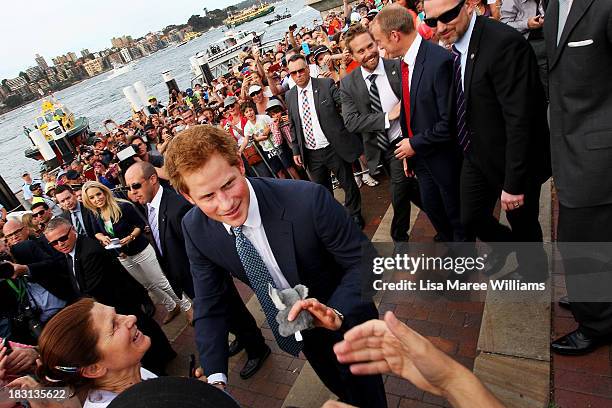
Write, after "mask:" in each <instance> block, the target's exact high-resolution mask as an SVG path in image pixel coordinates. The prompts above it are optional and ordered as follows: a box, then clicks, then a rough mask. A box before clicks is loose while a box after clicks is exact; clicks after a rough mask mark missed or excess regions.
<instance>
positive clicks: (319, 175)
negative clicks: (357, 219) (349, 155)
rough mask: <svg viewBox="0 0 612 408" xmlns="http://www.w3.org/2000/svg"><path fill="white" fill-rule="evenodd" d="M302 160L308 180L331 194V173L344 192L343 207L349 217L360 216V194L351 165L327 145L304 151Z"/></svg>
mask: <svg viewBox="0 0 612 408" xmlns="http://www.w3.org/2000/svg"><path fill="white" fill-rule="evenodd" d="M304 155H305V156H306V157H305V158H304V160H305V164H306V169H307V170H308V173H309V174H310V180H311V181H312V182H314V183H317V184H321V185H323V186H325V187H327V189H328V190H329V191H330V192H331V193H332V194H333V188H332V184H331V172H332V171H333V172H334V174H335V175H336V177H337V178H338V182H339V183H340V187H342V189H343V190H344V206H345V207H346V208H347V209H348V211H349V214H350V215H351V216H355V215H361V193H360V192H359V187H357V183H356V182H355V177H354V176H353V168H352V166H351V163H347V162H345V161H344V160H342V158H341V157H340V156H338V154H337V153H336V151H335V150H334V148H333V147H332V146H331V145H329V146H327V147H325V148H323V149H317V150H309V149H305V151H304Z"/></svg>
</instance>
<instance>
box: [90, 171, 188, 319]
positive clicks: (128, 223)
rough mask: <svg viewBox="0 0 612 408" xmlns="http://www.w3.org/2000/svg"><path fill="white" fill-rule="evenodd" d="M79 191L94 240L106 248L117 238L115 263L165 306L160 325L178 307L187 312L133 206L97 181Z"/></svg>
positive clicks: (179, 310)
mask: <svg viewBox="0 0 612 408" xmlns="http://www.w3.org/2000/svg"><path fill="white" fill-rule="evenodd" d="M81 191H82V199H83V204H84V205H85V207H87V208H88V209H89V210H91V211H92V212H93V213H94V214H95V216H96V221H97V222H96V223H94V228H95V231H96V235H95V236H96V238H97V239H98V241H100V243H101V244H102V245H103V246H108V245H109V244H110V243H111V239H113V238H118V239H119V244H120V245H121V248H120V249H119V250H118V251H119V261H120V262H121V264H122V265H123V267H124V268H125V269H127V271H128V272H129V273H130V275H132V276H133V277H134V279H136V280H137V281H138V282H140V284H142V285H143V286H144V287H145V288H146V289H147V290H148V291H149V292H150V293H151V294H152V295H153V297H154V298H158V301H160V302H161V303H162V304H163V305H164V306H165V307H166V309H167V310H168V315H167V316H166V318H165V320H164V324H166V323H168V322H170V321H171V320H172V319H174V318H175V317H176V316H177V315H178V314H179V313H180V312H181V308H182V309H183V310H188V309H189V308H188V307H187V306H188V305H187V304H184V303H185V302H187V303H189V300H188V299H187V298H186V297H183V299H179V298H178V296H176V294H175V293H174V291H173V290H172V287H171V286H170V282H168V279H167V278H166V276H165V275H164V273H163V272H162V270H161V266H160V265H159V262H158V261H157V257H156V255H155V250H154V249H153V246H151V244H150V243H149V241H148V240H147V238H146V237H145V236H144V235H143V231H144V228H145V227H146V224H145V222H144V220H143V218H142V217H141V216H140V215H138V213H137V210H136V208H135V207H134V205H133V204H132V203H130V202H129V201H126V200H121V199H117V198H115V197H114V196H113V194H112V192H111V191H110V190H109V189H108V187H106V186H105V185H103V184H102V183H99V182H97V181H88V182H87V183H85V184H84V185H83V188H82V190H81ZM181 306H183V307H181ZM189 306H190V305H189Z"/></svg>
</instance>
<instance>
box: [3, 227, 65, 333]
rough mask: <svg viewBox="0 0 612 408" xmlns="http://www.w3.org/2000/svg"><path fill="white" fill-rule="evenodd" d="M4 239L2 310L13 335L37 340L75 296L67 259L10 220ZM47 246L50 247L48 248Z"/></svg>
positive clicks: (5, 228) (4, 230) (5, 229)
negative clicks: (53, 318) (68, 277)
mask: <svg viewBox="0 0 612 408" xmlns="http://www.w3.org/2000/svg"><path fill="white" fill-rule="evenodd" d="M3 232H4V234H5V236H6V237H7V240H8V242H9V243H10V245H11V246H10V252H9V248H8V247H7V246H6V245H5V244H4V243H3V242H2V243H0V261H1V262H0V314H1V316H0V317H2V318H8V319H9V320H10V321H11V328H12V334H13V336H12V338H13V339H15V340H16V341H20V342H23V343H35V342H36V339H37V338H38V336H39V335H40V332H41V331H42V326H43V325H44V323H45V322H47V321H48V320H49V319H50V318H51V317H52V316H53V315H54V314H55V313H57V312H58V311H59V310H61V309H62V308H63V307H64V306H65V305H66V303H67V302H70V301H72V300H73V299H74V298H75V294H74V292H73V291H72V290H71V287H70V282H69V281H68V279H67V277H66V275H65V263H64V262H62V259H61V257H58V256H54V255H53V253H52V252H51V249H50V247H49V245H48V244H46V242H43V241H41V240H37V241H33V240H29V239H28V233H27V229H26V228H24V226H23V224H21V223H20V222H19V221H16V220H9V221H8V222H7V223H6V225H5V226H4V229H3ZM45 246H46V248H45Z"/></svg>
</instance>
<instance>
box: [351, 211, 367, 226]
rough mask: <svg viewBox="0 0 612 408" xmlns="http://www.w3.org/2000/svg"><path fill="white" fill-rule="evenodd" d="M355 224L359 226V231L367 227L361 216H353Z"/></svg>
mask: <svg viewBox="0 0 612 408" xmlns="http://www.w3.org/2000/svg"><path fill="white" fill-rule="evenodd" d="M353 222H354V223H355V224H357V226H358V227H359V229H363V227H365V220H364V219H363V217H362V216H361V214H357V215H353Z"/></svg>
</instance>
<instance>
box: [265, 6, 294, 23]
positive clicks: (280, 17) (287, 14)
mask: <svg viewBox="0 0 612 408" xmlns="http://www.w3.org/2000/svg"><path fill="white" fill-rule="evenodd" d="M288 18H291V13H290V12H289V9H288V8H285V12H284V13H283V14H277V15H275V16H274V18H272V19H271V20H266V21H264V23H266V24H267V25H269V26H271V25H272V24H275V23H278V22H279V21H282V20H286V19H288Z"/></svg>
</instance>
